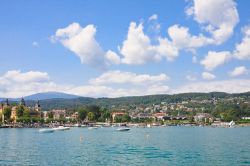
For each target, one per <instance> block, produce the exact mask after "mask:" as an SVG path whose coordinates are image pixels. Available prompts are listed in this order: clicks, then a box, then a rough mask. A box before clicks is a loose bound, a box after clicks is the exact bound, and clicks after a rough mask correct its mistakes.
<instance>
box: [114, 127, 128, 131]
mask: <svg viewBox="0 0 250 166" xmlns="http://www.w3.org/2000/svg"><path fill="white" fill-rule="evenodd" d="M129 130H130V128H125V127H124V128H118V129H116V131H129Z"/></svg>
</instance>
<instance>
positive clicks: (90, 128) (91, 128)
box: [88, 127, 98, 130]
mask: <svg viewBox="0 0 250 166" xmlns="http://www.w3.org/2000/svg"><path fill="white" fill-rule="evenodd" d="M88 129H89V130H93V129H98V127H89V128H88Z"/></svg>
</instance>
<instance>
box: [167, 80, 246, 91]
mask: <svg viewBox="0 0 250 166" xmlns="http://www.w3.org/2000/svg"><path fill="white" fill-rule="evenodd" d="M248 91H250V80H243V79H242V80H241V79H237V80H236V79H235V80H224V81H208V82H207V81H206V82H196V83H190V84H186V85H183V86H181V87H179V88H177V89H176V90H173V91H172V93H188V92H227V93H241V92H248Z"/></svg>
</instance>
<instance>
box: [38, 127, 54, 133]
mask: <svg viewBox="0 0 250 166" xmlns="http://www.w3.org/2000/svg"><path fill="white" fill-rule="evenodd" d="M54 131H55V130H54V129H52V128H47V129H46V128H45V129H39V132H40V133H52V132H54Z"/></svg>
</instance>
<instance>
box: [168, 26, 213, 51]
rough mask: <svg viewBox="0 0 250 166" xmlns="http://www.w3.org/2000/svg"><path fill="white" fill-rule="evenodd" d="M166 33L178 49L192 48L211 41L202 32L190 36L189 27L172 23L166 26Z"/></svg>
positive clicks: (211, 41)
mask: <svg viewBox="0 0 250 166" xmlns="http://www.w3.org/2000/svg"><path fill="white" fill-rule="evenodd" d="M168 34H169V36H170V38H171V39H172V42H173V44H174V45H175V46H176V47H178V48H179V49H192V48H198V47H202V46H205V45H208V44H211V43H213V40H212V39H209V38H207V37H204V36H203V35H202V34H199V35H198V36H192V35H191V34H190V33H189V28H187V27H181V26H179V25H173V26H171V27H169V28H168Z"/></svg>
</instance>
